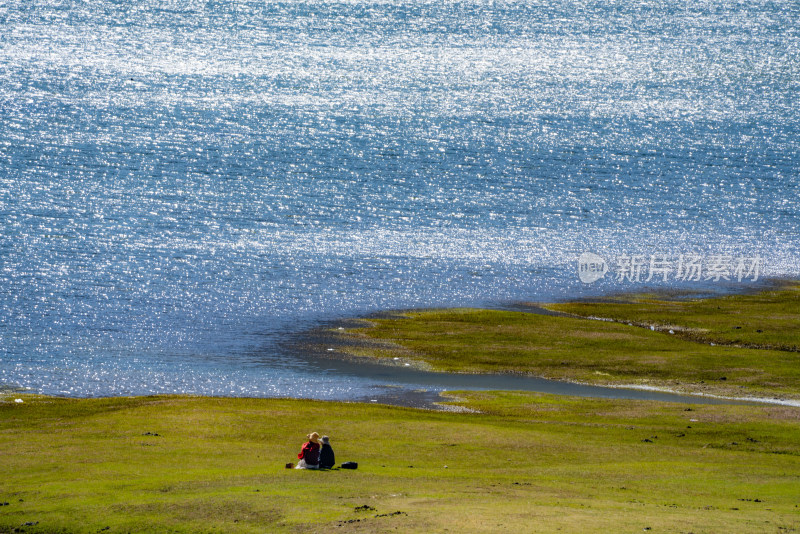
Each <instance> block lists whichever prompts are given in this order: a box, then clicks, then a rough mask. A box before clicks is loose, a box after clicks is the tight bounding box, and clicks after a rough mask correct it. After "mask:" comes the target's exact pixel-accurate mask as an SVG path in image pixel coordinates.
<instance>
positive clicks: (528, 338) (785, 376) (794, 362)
mask: <svg viewBox="0 0 800 534" xmlns="http://www.w3.org/2000/svg"><path fill="white" fill-rule="evenodd" d="M544 306H545V307H546V308H548V309H551V310H553V311H559V312H563V313H569V314H571V315H572V316H569V317H566V316H549V315H541V314H533V313H524V312H514V311H497V310H479V309H447V310H421V311H409V312H401V313H398V314H396V315H394V316H391V317H383V318H374V319H369V321H368V323H367V324H366V325H365V326H364V327H363V328H353V329H349V330H347V331H345V332H344V333H342V334H337V335H338V336H339V339H340V341H341V342H342V349H341V350H342V351H343V352H346V353H348V354H350V355H353V356H367V357H374V358H379V359H380V358H383V359H387V358H389V359H394V358H398V359H399V360H400V361H401V362H408V361H414V362H421V363H422V364H423V365H425V366H426V367H428V368H431V369H434V370H438V371H448V372H478V373H481V372H515V373H525V374H531V375H536V376H542V377H546V378H553V379H565V380H577V381H581V382H587V383H594V384H612V385H624V384H634V385H648V386H658V387H663V388H668V389H672V390H676V391H680V392H685V393H696V392H702V393H706V394H716V395H723V396H734V397H740V396H755V397H765V396H768V397H779V398H784V399H795V400H797V399H800V286H797V285H792V286H787V287H783V288H781V289H778V290H774V291H769V292H764V293H760V294H758V295H739V296H731V297H721V298H713V299H683V300H675V299H673V300H665V299H663V298H658V297H654V296H646V295H645V296H625V297H623V298H619V299H608V300H606V301H601V302H593V303H582V302H577V303H564V304H547V305H544ZM587 317H595V318H597V317H601V318H605V319H610V320H605V321H600V320H595V319H589V318H587Z"/></svg>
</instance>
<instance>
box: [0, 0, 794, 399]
mask: <svg viewBox="0 0 800 534" xmlns="http://www.w3.org/2000/svg"><path fill="white" fill-rule="evenodd" d="M798 20H800V2H797V1H788V2H773V1H749V2H721V1H720V2H715V1H681V2H672V1H666V0H664V1H644V2H642V1H636V2H634V1H630V0H620V1H617V2H589V1H577V2H575V1H569V2H566V1H547V2H539V1H526V2H514V1H509V2H477V1H453V2H432V1H424V0H419V1H413V0H399V1H393V2H382V1H369V2H366V1H360V0H351V1H337V2H333V1H315V2H306V1H285V2H284V1H282V2H269V1H267V2H264V1H258V2H255V1H253V2H248V1H237V2H234V1H229V2H222V1H219V2H216V1H210V2H197V1H191V0H184V1H180V2H179V1H172V2H170V1H163V0H162V1H152V0H151V1H147V0H145V1H133V0H115V1H112V0H100V1H98V2H83V1H78V0H71V1H61V2H59V1H44V0H40V1H30V0H26V1H24V2H23V1H18V0H11V1H10V2H5V3H3V4H2V5H0V117H1V120H0V384H3V383H5V384H11V385H19V386H24V387H29V388H32V389H34V390H36V391H41V392H44V393H49V394H61V395H76V396H95V395H123V394H144V393H155V392H188V393H200V394H216V395H266V396H284V395H290V396H305V397H316V398H337V399H351V398H363V397H365V396H370V395H373V394H374V393H375V392H376V391H379V390H380V388H381V387H383V386H385V385H394V384H405V386H406V387H412V386H413V384H414V383H415V382H414V380H416V379H404V378H403V377H402V376H400V374H398V375H396V376H394V375H392V376H384V377H380V378H377V377H376V376H375V373H374V372H373V371H366V370H365V371H363V372H359V370H358V369H355V368H353V367H352V366H347V365H343V364H339V363H337V362H335V361H331V362H329V363H326V362H325V361H324V360H318V359H314V358H310V357H307V355H304V354H303V353H302V351H298V350H296V349H293V348H291V347H293V346H294V341H296V339H297V336H298V334H299V333H300V332H303V331H304V330H306V329H308V328H313V327H315V326H317V325H319V324H321V322H325V321H331V320H335V319H337V318H342V317H351V316H357V315H361V314H365V313H369V312H372V311H376V310H381V309H394V308H408V307H427V306H456V305H457V306H462V305H480V306H503V305H505V304H506V303H509V302H514V301H525V300H535V301H542V300H551V299H565V298H573V297H578V296H582V295H594V294H602V293H606V292H613V291H624V290H641V289H644V288H646V287H650V286H646V285H644V284H636V283H630V282H625V281H616V280H615V279H614V278H613V277H611V276H609V277H606V278H604V279H603V280H601V281H599V282H597V283H595V284H592V285H587V284H583V283H581V281H580V280H579V279H578V276H577V270H576V267H575V262H576V259H577V258H578V256H579V255H580V254H581V253H582V252H584V251H587V250H588V251H593V252H597V253H599V254H601V255H602V256H604V257H607V258H613V257H615V256H617V255H624V254H642V255H645V256H649V255H651V254H657V253H658V254H674V255H677V254H684V253H687V254H688V253H695V254H700V255H711V254H727V255H731V256H747V257H754V256H759V257H761V258H762V259H763V270H762V272H761V277H762V279H763V277H767V276H782V277H797V276H798V275H800V131H799V129H800V126H798V125H800V106H798V104H800V98H799V97H798V95H800V25H798V23H797V21H798ZM661 285H662V286H664V285H666V286H668V287H679V286H680V287H683V286H688V287H693V288H704V289H708V288H712V287H713V288H714V289H719V288H723V285H722V284H716V283H714V282H713V281H709V282H706V283H705V284H702V283H693V284H681V283H679V282H676V281H674V280H671V281H668V282H667V283H665V284H664V283H662V284H661ZM751 285H752V284H751ZM738 287H742V288H744V287H748V282H747V281H745V282H742V283H731V284H728V285H727V286H724V288H725V289H726V290H730V289H733V290H735V289H737V288H738ZM409 383H410V384H411V385H409Z"/></svg>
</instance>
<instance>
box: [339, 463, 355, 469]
mask: <svg viewBox="0 0 800 534" xmlns="http://www.w3.org/2000/svg"><path fill="white" fill-rule="evenodd" d="M342 469H358V462H345V463H343V464H342Z"/></svg>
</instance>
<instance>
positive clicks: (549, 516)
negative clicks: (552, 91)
mask: <svg viewBox="0 0 800 534" xmlns="http://www.w3.org/2000/svg"><path fill="white" fill-rule="evenodd" d="M459 396H460V397H461V398H462V400H461V401H459V404H461V405H464V406H467V407H470V408H472V409H477V410H480V411H481V412H482V413H443V412H431V411H423V410H413V409H405V408H396V407H388V406H380V405H364V404H342V403H325V402H312V401H303V400H274V399H273V400H265V399H215V398H187V397H149V398H133V399H131V398H124V399H83V400H68V399H55V398H44V397H25V398H24V401H25V402H24V403H21V404H20V403H15V402H11V399H10V398H6V399H4V402H0V450H1V451H2V461H0V504H3V506H0V532H15V531H24V532H30V533H34V532H40V533H43V532H48V533H52V532H78V533H80V532H86V533H89V532H91V533H96V532H117V533H119V532H231V533H237V532H308V531H314V532H323V531H334V532H426V533H427V532H508V531H518V532H556V531H560V532H581V533H585V532H642V531H644V530H646V529H650V531H652V532H788V531H791V530H793V529H797V528H800V508H798V506H800V497H799V496H798V493H797V487H798V483H800V421H799V420H798V411H797V410H795V409H790V408H785V407H765V406H757V407H754V406H709V405H703V406H692V407H687V406H686V405H672V404H659V403H652V402H632V401H613V400H591V399H576V398H568V397H556V396H547V395H539V394H529V393H486V392H482V393H474V392H473V393H460V394H459ZM312 430H316V431H319V432H322V433H326V434H329V435H330V436H331V438H332V444H333V446H334V448H335V451H336V456H337V460H338V461H340V462H341V461H345V460H354V461H358V462H359V469H358V470H356V471H346V470H334V471H327V472H314V471H297V470H287V469H285V468H284V464H285V463H286V462H288V461H292V460H293V459H294V458H295V454H296V452H297V451H298V450H299V447H300V444H301V442H302V440H303V438H304V436H305V434H307V433H308V432H310V431H312ZM5 503H8V504H7V505H6V504H5Z"/></svg>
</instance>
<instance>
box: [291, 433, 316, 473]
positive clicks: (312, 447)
mask: <svg viewBox="0 0 800 534" xmlns="http://www.w3.org/2000/svg"><path fill="white" fill-rule="evenodd" d="M307 437H308V441H307V442H306V443H303V449H302V450H301V451H300V454H298V455H297V458H298V459H299V460H300V461H299V462H297V467H296V468H295V469H319V434H317V433H316V432H312V433H311V434H309V435H308V436H307Z"/></svg>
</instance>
